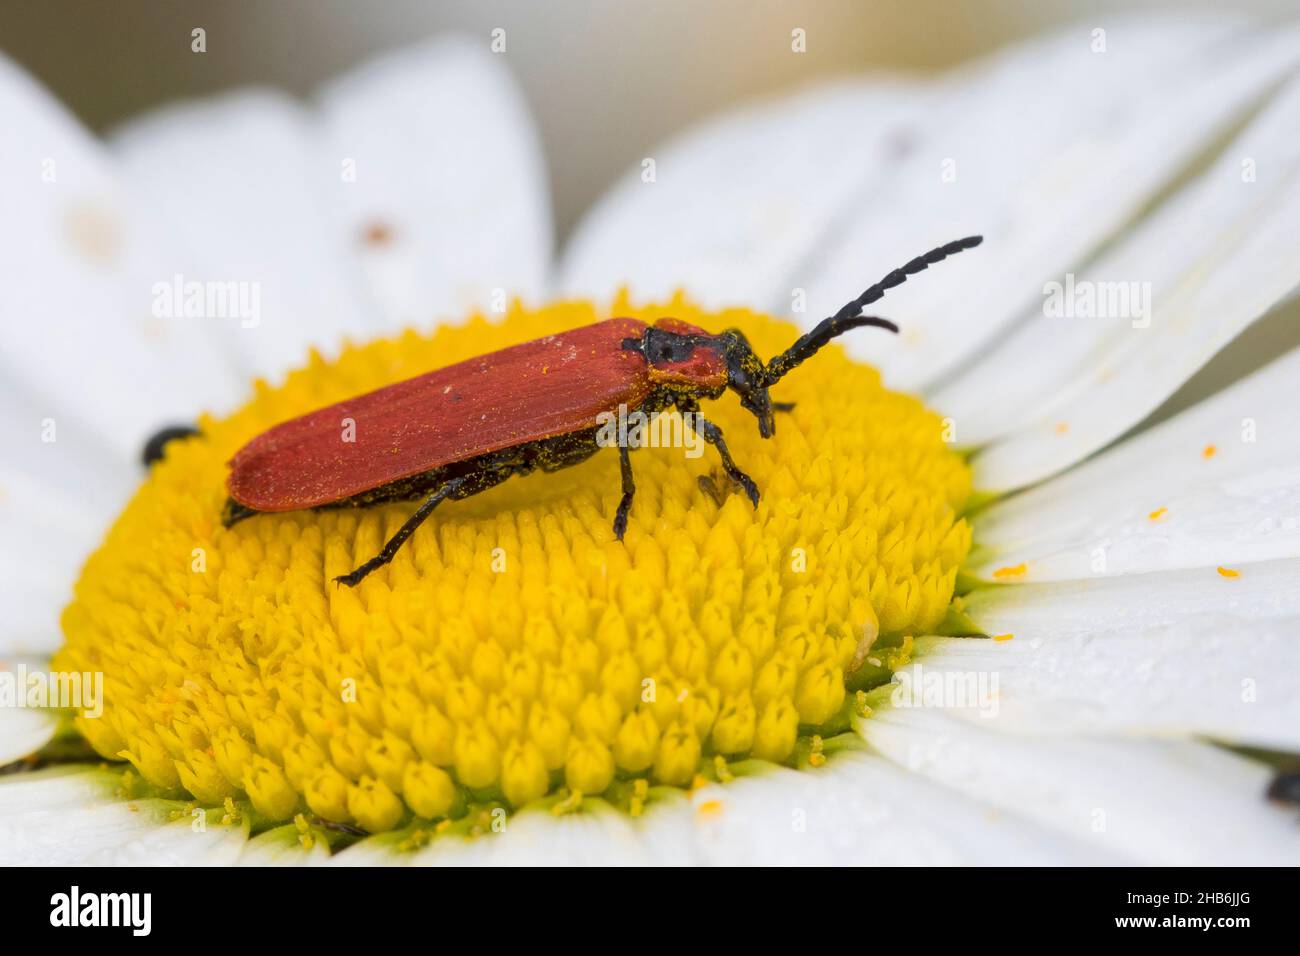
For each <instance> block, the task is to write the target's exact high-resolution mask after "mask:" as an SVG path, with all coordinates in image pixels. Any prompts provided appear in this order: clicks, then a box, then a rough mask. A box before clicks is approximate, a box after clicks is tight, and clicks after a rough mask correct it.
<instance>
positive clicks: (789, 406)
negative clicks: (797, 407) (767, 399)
mask: <svg viewBox="0 0 1300 956" xmlns="http://www.w3.org/2000/svg"><path fill="white" fill-rule="evenodd" d="M772 411H774V412H792V411H794V402H773V403H772Z"/></svg>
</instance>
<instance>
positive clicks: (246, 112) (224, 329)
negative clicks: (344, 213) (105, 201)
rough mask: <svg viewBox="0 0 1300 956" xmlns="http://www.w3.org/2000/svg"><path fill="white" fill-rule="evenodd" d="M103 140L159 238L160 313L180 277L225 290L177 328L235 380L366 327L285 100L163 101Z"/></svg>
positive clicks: (313, 131)
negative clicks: (203, 336) (201, 337)
mask: <svg viewBox="0 0 1300 956" xmlns="http://www.w3.org/2000/svg"><path fill="white" fill-rule="evenodd" d="M113 146H114V148H115V150H116V152H117V155H118V158H119V159H120V161H121V164H122V168H123V170H124V174H125V175H126V176H127V177H128V179H129V181H130V185H131V189H132V200H133V201H134V202H136V203H137V204H138V205H139V206H140V208H142V209H146V210H148V211H149V212H150V213H151V214H153V216H154V217H155V218H156V220H157V221H158V223H159V224H160V230H161V231H162V233H163V234H164V235H166V236H167V239H168V242H167V246H166V252H165V255H164V257H163V258H161V259H160V260H159V261H158V263H157V265H156V267H155V269H156V272H155V276H154V281H155V282H158V283H160V291H161V292H163V293H164V294H166V291H167V290H168V289H170V290H173V291H172V294H171V302H172V305H173V307H174V308H177V309H180V308H183V306H184V302H185V299H186V298H187V297H188V295H189V292H188V291H187V290H186V289H185V286H186V284H189V283H218V284H222V285H223V287H225V288H229V289H231V290H232V291H234V292H236V293H238V298H234V297H232V298H231V299H230V300H229V301H227V302H225V303H222V302H220V301H214V302H213V303H211V304H212V305H213V306H214V307H216V308H215V311H214V313H213V314H204V315H203V316H199V317H192V318H190V319H188V320H187V321H189V322H191V323H194V324H199V325H202V326H204V327H205V328H206V329H207V330H208V332H209V334H210V335H211V336H212V337H213V338H214V340H215V342H216V345H215V347H216V348H217V349H218V350H219V351H220V353H221V354H223V355H224V356H225V357H226V359H227V360H228V361H231V362H233V363H236V364H237V365H238V366H239V367H240V368H241V369H243V370H244V371H245V373H248V372H252V373H256V374H258V375H263V376H269V377H274V378H276V379H278V378H279V377H280V376H281V375H283V373H284V372H285V370H286V369H288V368H289V367H292V366H294V365H297V364H300V363H302V362H303V361H304V360H305V359H306V355H307V347H308V345H309V344H312V343H315V344H318V345H320V346H322V347H323V349H324V350H325V351H333V350H335V349H336V348H337V346H338V345H339V343H340V341H341V339H342V337H343V336H344V335H352V336H353V337H360V336H362V335H364V334H365V333H366V332H367V331H368V330H370V329H372V328H374V326H375V325H376V324H377V323H374V322H372V321H371V320H370V316H371V315H373V313H374V309H373V307H372V306H371V304H370V302H369V300H368V296H367V294H366V287H365V281H364V279H363V277H362V275H361V270H360V268H359V264H358V261H359V260H358V256H357V254H356V251H355V246H356V244H357V243H356V242H355V241H351V240H352V237H350V236H346V235H345V234H344V226H343V223H342V221H341V216H340V214H339V209H338V206H339V198H338V196H337V193H338V191H339V190H340V188H341V186H340V184H339V182H338V162H337V161H336V160H335V158H334V157H333V156H332V155H330V154H328V152H327V150H326V149H325V147H324V146H323V145H322V144H321V142H320V131H319V129H318V127H317V126H316V125H315V124H314V122H313V117H312V116H311V114H310V113H309V112H308V111H307V110H306V109H304V108H302V107H301V106H299V105H298V104H297V103H296V102H294V101H293V100H291V99H289V98H288V97H286V96H282V95H279V94H274V93H270V92H250V93H238V94H232V95H228V96H225V97H221V98H219V99H215V100H211V101H207V102H200V103H195V104H187V105H185V106H180V107H172V108H169V109H165V110H162V111H161V112H158V113H154V114H150V115H147V116H145V117H144V118H143V119H140V120H136V121H135V122H133V123H131V124H130V125H128V126H126V127H125V128H123V129H122V130H121V131H120V132H119V133H118V134H117V135H116V136H115V137H114V141H113ZM245 388H246V386H245ZM242 394H243V389H239V390H232V391H231V392H230V394H228V395H227V396H224V400H223V402H222V404H221V408H223V409H224V408H226V407H228V406H229V405H230V404H231V403H232V402H234V401H235V400H236V399H237V398H239V397H240V396H241V395H242ZM168 411H170V410H168Z"/></svg>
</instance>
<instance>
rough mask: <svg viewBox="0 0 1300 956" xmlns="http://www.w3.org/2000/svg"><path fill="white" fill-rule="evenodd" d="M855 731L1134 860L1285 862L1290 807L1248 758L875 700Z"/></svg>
mask: <svg viewBox="0 0 1300 956" xmlns="http://www.w3.org/2000/svg"><path fill="white" fill-rule="evenodd" d="M858 730H859V732H860V733H861V734H862V735H863V736H864V737H865V738H866V740H867V741H868V742H869V743H870V744H871V745H872V746H873V747H874V748H875V749H876V750H878V751H880V752H881V753H882V754H884V755H885V756H886V757H888V758H889V759H890V760H893V761H894V762H896V763H897V764H899V765H900V766H902V767H905V768H906V769H908V770H910V771H912V772H915V773H919V774H922V775H923V776H926V777H928V778H930V779H932V780H935V781H936V782H938V783H941V784H944V785H945V786H948V787H951V788H953V789H955V790H957V791H959V792H961V793H963V794H966V795H968V796H969V797H972V798H975V799H979V800H983V801H987V802H988V803H991V804H993V805H995V806H999V807H1003V808H1005V809H1007V810H1009V811H1011V812H1014V813H1018V814H1021V815H1023V816H1025V817H1027V818H1028V819H1030V820H1034V821H1036V822H1038V823H1039V824H1041V825H1042V826H1044V827H1047V828H1049V829H1052V830H1055V831H1057V832H1059V833H1061V834H1063V835H1065V836H1067V837H1069V838H1070V839H1073V840H1081V841H1085V842H1087V843H1089V844H1090V845H1092V846H1094V847H1096V848H1098V849H1099V850H1101V851H1102V852H1106V853H1109V854H1114V855H1115V856H1119V857H1124V858H1127V859H1129V860H1132V861H1134V862H1139V863H1149V864H1165V865H1198V864H1199V865H1206V864H1213V865H1220V864H1254V865H1258V864H1274V865H1278V864H1287V863H1293V862H1294V861H1295V860H1296V859H1297V854H1300V830H1298V829H1297V828H1296V826H1295V819H1294V814H1292V813H1288V812H1287V811H1285V810H1283V809H1281V808H1278V807H1275V806H1273V805H1271V804H1270V803H1269V802H1268V801H1267V800H1266V799H1265V796H1264V794H1265V791H1266V789H1267V787H1268V783H1269V779H1270V774H1269V771H1268V769H1267V768H1266V767H1265V766H1264V765H1262V764H1260V763H1257V762H1255V761H1251V760H1247V759H1245V758H1243V757H1238V756H1236V755H1234V754H1230V753H1228V752H1226V751H1224V750H1220V749H1219V748H1217V747H1214V746H1212V745H1209V744H1201V743H1195V742H1191V741H1159V740H1120V739H1115V738H1082V737H1080V738H1074V737H1063V738H1062V737H1053V738H1049V739H1046V740H1044V739H1041V738H1035V737H1030V736H1024V735H1017V734H1004V733H998V732H996V731H993V730H987V729H984V728H981V727H978V726H975V725H972V724H971V723H970V722H968V721H964V720H962V719H960V718H958V717H955V716H952V715H949V714H944V713H942V712H940V711H938V710H935V709H927V708H898V707H890V706H887V705H886V706H883V707H878V708H877V709H876V710H875V712H874V713H873V714H872V715H871V716H870V717H869V718H867V719H866V720H863V721H861V722H860V724H859V726H858Z"/></svg>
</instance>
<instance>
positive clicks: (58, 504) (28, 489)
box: [0, 466, 125, 654]
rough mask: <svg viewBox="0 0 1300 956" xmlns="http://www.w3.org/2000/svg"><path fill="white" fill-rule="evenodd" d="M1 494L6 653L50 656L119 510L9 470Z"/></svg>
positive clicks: (1, 474) (0, 635)
mask: <svg viewBox="0 0 1300 956" xmlns="http://www.w3.org/2000/svg"><path fill="white" fill-rule="evenodd" d="M0 489H3V497H0V605H2V606H3V607H4V608H5V617H4V622H3V624H0V654H48V653H50V652H52V651H53V650H55V648H57V647H58V645H59V643H60V640H61V638H60V632H59V614H60V613H61V612H62V610H63V608H64V607H65V606H66V605H67V604H68V602H70V601H71V600H72V586H73V583H74V582H75V581H76V579H77V572H78V571H79V570H80V569H81V565H82V563H83V562H84V561H85V559H86V555H87V554H89V553H90V550H91V549H92V548H94V547H95V545H97V544H98V543H99V542H100V540H101V538H102V536H103V534H104V529H105V527H106V525H107V523H108V520H109V518H108V516H109V514H111V512H112V511H113V510H114V509H115V508H116V507H118V505H117V504H115V503H112V502H106V501H103V500H102V498H101V496H100V495H98V494H96V493H93V492H90V491H88V492H87V494H86V495H85V496H84V497H81V496H76V495H73V494H72V493H70V492H66V491H60V490H59V489H58V488H57V487H53V486H50V485H46V484H44V483H43V482H42V481H40V480H38V479H35V478H32V477H31V476H29V475H27V474H24V473H23V472H21V471H13V470H10V469H8V468H5V467H2V466H0ZM121 493H122V494H123V496H124V495H125V491H122V492H121Z"/></svg>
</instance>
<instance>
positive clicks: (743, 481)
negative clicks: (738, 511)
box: [731, 471, 758, 508]
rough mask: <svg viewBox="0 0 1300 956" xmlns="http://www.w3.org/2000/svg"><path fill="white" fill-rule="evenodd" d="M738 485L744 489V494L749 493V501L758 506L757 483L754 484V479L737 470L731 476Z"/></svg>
mask: <svg viewBox="0 0 1300 956" xmlns="http://www.w3.org/2000/svg"><path fill="white" fill-rule="evenodd" d="M731 477H732V478H733V479H734V480H735V481H736V483H737V484H739V485H740V487H742V488H744V489H745V494H747V495H749V503H750V504H752V505H753V506H754V507H755V508H757V507H758V485H756V484H754V479H753V478H751V477H749V475H747V474H745V473H744V472H743V471H737V472H736V473H735V474H734V475H732V476H731Z"/></svg>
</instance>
